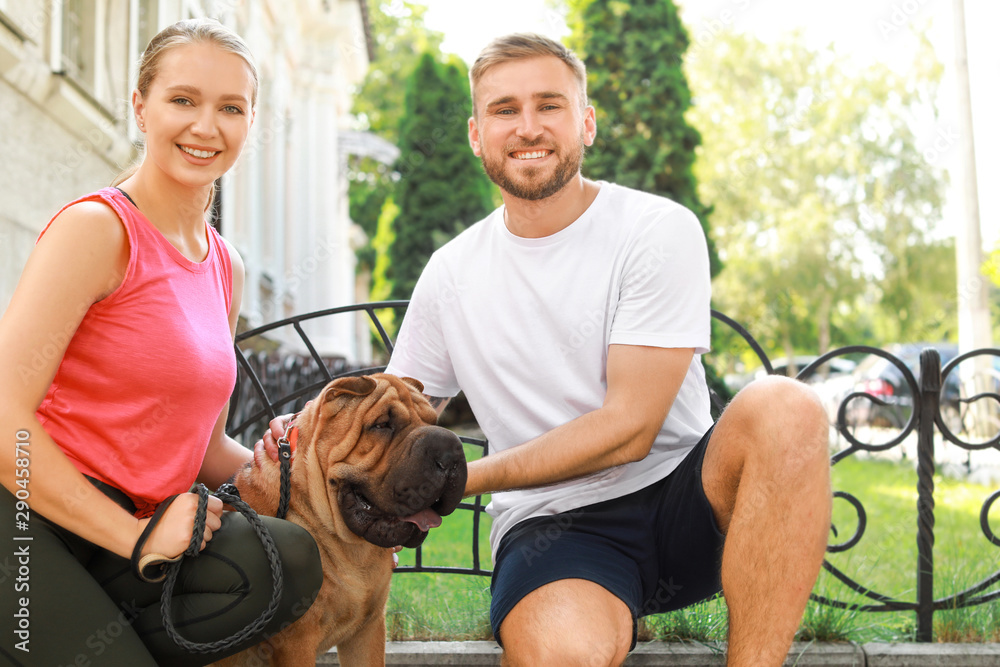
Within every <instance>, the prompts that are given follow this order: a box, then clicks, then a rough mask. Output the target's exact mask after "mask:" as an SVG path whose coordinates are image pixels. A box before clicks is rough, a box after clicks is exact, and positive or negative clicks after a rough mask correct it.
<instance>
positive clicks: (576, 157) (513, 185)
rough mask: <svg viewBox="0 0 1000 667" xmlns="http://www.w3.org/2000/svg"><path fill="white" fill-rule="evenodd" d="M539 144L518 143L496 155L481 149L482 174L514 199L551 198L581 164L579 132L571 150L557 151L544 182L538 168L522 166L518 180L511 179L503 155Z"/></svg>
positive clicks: (581, 138) (581, 146) (534, 199)
mask: <svg viewBox="0 0 1000 667" xmlns="http://www.w3.org/2000/svg"><path fill="white" fill-rule="evenodd" d="M538 144H541V141H536V142H534V144H530V143H529V144H523V145H520V146H516V147H514V146H505V147H504V149H503V150H502V151H501V152H500V153H499V154H498V156H497V157H487V152H486V151H483V152H482V154H481V155H480V156H479V159H480V161H481V162H482V163H483V170H484V171H486V175H487V176H489V178H490V180H491V181H493V182H494V183H496V184H497V185H498V186H499V187H500V189H501V190H503V191H504V192H506V193H508V194H510V195H512V196H514V197H517V198H518V199H526V200H528V201H538V200H540V199H545V198H546V197H551V196H552V195H554V194H555V193H557V192H559V191H560V190H562V189H563V186H565V185H566V184H567V183H569V182H570V181H571V180H573V178H574V177H575V176H576V175H577V174H578V173H580V166H581V165H582V164H583V151H584V143H583V135H582V134H581V135H580V141H579V142H578V143H577V144H576V146H574V147H573V149H572V150H570V151H569V152H567V153H565V154H562V153H561V154H560V155H561V156H560V158H559V162H558V163H557V164H556V168H555V171H554V172H553V173H552V177H551V178H549V179H548V180H547V181H540V180H538V176H539V173H540V171H541V170H540V169H538V168H533V167H528V168H527V169H522V170H520V171H521V179H519V180H515V179H514V178H513V177H512V176H511V174H509V173H508V170H507V168H506V165H505V162H506V159H507V156H508V155H510V153H512V152H513V151H527V150H531V148H532V147H533V145H538Z"/></svg>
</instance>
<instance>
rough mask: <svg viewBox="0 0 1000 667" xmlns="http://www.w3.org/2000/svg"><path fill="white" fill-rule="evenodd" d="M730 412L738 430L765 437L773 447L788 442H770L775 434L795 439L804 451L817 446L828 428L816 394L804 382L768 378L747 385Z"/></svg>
mask: <svg viewBox="0 0 1000 667" xmlns="http://www.w3.org/2000/svg"><path fill="white" fill-rule="evenodd" d="M729 408H731V411H730V410H729V409H727V411H730V412H731V414H730V415H729V417H730V418H733V419H735V420H737V421H739V422H740V430H742V431H744V432H745V433H746V432H756V433H759V434H761V435H766V436H768V439H769V440H772V441H774V442H775V443H776V444H777V443H780V442H781V441H783V440H787V439H788V438H773V434H774V433H775V432H778V433H782V434H786V435H789V436H795V437H794V438H793V439H794V440H796V441H797V442H801V443H802V446H803V447H810V446H815V445H817V444H819V442H820V441H822V440H824V439H825V435H826V432H827V429H828V428H829V423H830V422H829V418H828V416H827V414H826V409H825V408H824V407H823V403H822V401H821V400H820V398H819V396H818V395H817V394H816V392H815V391H814V390H813V389H812V388H811V387H810V386H809V385H807V384H805V383H804V382H800V381H798V380H793V379H790V378H786V377H782V376H778V375H771V376H768V377H766V378H762V379H760V380H756V381H754V382H752V383H750V384H749V385H747V386H746V387H745V388H744V389H743V390H742V391H741V392H740V393H739V394H738V395H737V397H736V398H735V399H734V400H733V402H732V403H731V404H730V406H729Z"/></svg>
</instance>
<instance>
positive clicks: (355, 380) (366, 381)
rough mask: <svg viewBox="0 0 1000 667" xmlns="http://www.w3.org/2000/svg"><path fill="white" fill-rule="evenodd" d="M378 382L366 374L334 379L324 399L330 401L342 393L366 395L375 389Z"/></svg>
mask: <svg viewBox="0 0 1000 667" xmlns="http://www.w3.org/2000/svg"><path fill="white" fill-rule="evenodd" d="M377 384H378V383H376V382H375V380H373V379H371V378H370V377H368V376H366V375H362V376H360V377H347V378H340V379H339V380H334V382H333V384H332V385H331V386H330V390H329V391H328V392H326V400H328V401H332V400H333V399H335V398H336V397H337V396H340V395H342V394H350V395H352V396H367V395H368V394H370V393H372V392H373V391H375V387H376V386H377Z"/></svg>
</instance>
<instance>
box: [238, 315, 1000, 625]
mask: <svg viewBox="0 0 1000 667" xmlns="http://www.w3.org/2000/svg"><path fill="white" fill-rule="evenodd" d="M406 306H407V302H406V301H385V302H377V303H366V304H356V305H350V306H344V307H340V308H331V309H327V310H321V311H316V312H312V313H306V314H303V315H297V316H295V317H290V318H287V319H284V320H280V321H277V322H273V323H270V324H266V325H264V326H260V327H257V328H255V329H252V330H250V331H246V332H243V333H240V334H239V335H237V337H236V353H237V361H238V363H239V370H240V372H239V379H238V380H237V386H236V389H235V391H234V394H233V398H232V400H231V402H230V412H229V429H228V430H229V433H230V435H232V436H233V437H236V438H240V437H244V438H247V439H249V442H252V441H253V440H254V439H256V438H257V437H259V435H260V434H261V433H262V432H263V430H264V429H265V428H266V425H267V423H268V422H269V421H270V420H271V419H273V418H274V417H275V416H277V415H279V414H286V413H290V412H294V411H297V410H299V409H301V407H302V406H303V405H304V403H305V402H306V401H307V400H308V399H310V398H311V397H312V396H314V395H315V394H316V393H317V392H318V391H319V390H320V389H321V388H322V387H323V386H325V385H326V384H327V383H328V382H330V381H331V380H333V379H335V378H337V377H343V376H349V375H364V374H369V373H376V372H380V371H382V370H384V368H385V366H384V365H375V366H368V367H359V366H358V365H357V364H352V363H351V362H350V361H349V360H345V359H342V358H336V359H325V358H323V357H322V356H321V355H320V354H319V353H318V352H317V350H316V348H315V346H314V344H313V342H312V341H311V340H310V339H309V336H308V335H307V334H306V331H305V329H304V326H307V325H308V324H309V323H311V322H314V321H317V320H320V319H322V318H332V317H351V318H355V317H361V318H364V317H366V318H367V320H368V322H369V323H370V325H371V330H372V332H373V336H374V337H375V338H376V339H377V341H378V342H379V343H380V344H381V346H382V350H381V352H382V358H383V359H388V358H389V355H391V353H392V347H393V343H392V340H391V337H390V335H389V333H388V331H387V327H386V326H385V324H384V323H383V319H384V317H385V313H387V312H394V313H395V314H396V315H395V317H396V318H397V319H399V320H401V317H402V314H403V312H404V311H405V309H406ZM712 316H713V317H714V318H715V320H716V321H717V323H718V325H719V326H725V327H728V328H729V329H730V330H731V331H732V332H735V334H737V335H738V337H739V340H740V341H742V342H745V343H746V345H747V346H749V348H750V349H751V350H753V352H754V353H755V355H756V356H757V357H758V358H759V360H760V362H761V364H762V366H763V368H764V370H765V371H766V372H767V373H772V372H773V365H772V363H771V361H770V360H769V359H768V357H767V355H766V354H765V353H764V350H763V349H762V347H761V346H760V345H759V344H758V342H757V341H756V340H754V338H753V336H751V335H750V333H749V332H748V331H747V330H746V329H745V328H744V327H743V326H741V325H740V324H739V323H738V322H736V321H734V320H732V319H731V318H729V317H727V316H725V315H723V314H722V313H718V312H716V311H713V312H712ZM286 327H291V329H292V330H293V331H294V333H295V336H296V337H297V339H298V340H299V341H300V343H301V346H302V349H304V350H306V353H304V354H298V355H291V356H284V357H282V356H275V355H273V354H271V355H268V354H266V353H264V352H260V351H257V350H259V349H260V348H261V347H267V345H264V346H261V345H254V342H255V341H258V342H259V341H260V340H262V339H267V337H268V335H269V334H270V335H272V336H274V335H276V333H277V332H278V330H280V329H282V328H286ZM270 347H272V348H273V347H274V345H273V344H271V345H270ZM858 354H873V355H877V356H879V357H882V358H883V359H885V360H886V361H887V362H888V363H890V364H892V365H893V366H895V367H896V369H898V371H899V372H900V373H901V375H902V377H903V379H904V381H905V384H906V386H907V387H908V388H909V391H910V395H911V396H912V397H913V401H912V405H911V406H910V408H909V410H908V411H904V412H903V414H902V417H903V418H902V419H901V422H904V423H902V425H901V427H900V428H899V432H898V434H897V435H896V436H895V437H893V438H891V439H889V440H887V441H885V442H878V443H866V442H863V441H861V440H859V439H858V438H857V437H856V429H855V428H854V427H853V426H852V424H850V423H849V421H850V420H849V419H848V408H849V407H850V406H851V405H853V404H856V403H854V402H856V401H866V402H869V403H871V404H872V405H880V406H883V407H885V406H887V403H886V402H885V401H883V400H882V399H880V398H878V397H876V396H873V395H871V394H868V393H865V392H861V391H855V390H851V391H850V392H849V393H847V394H846V395H845V396H843V397H842V398H841V399H840V402H839V405H838V406H836V418H835V419H834V420H833V423H832V428H833V429H835V431H836V433H837V434H838V437H840V438H843V439H844V441H845V442H846V443H847V445H846V447H844V448H842V449H840V450H839V451H836V452H835V453H834V454H833V455H832V463H833V465H836V464H837V463H838V462H839V461H841V460H843V459H844V458H846V457H848V456H851V455H852V454H856V453H859V452H884V451H887V450H890V449H892V448H895V447H901V446H902V444H903V443H904V441H906V440H907V438H908V436H910V434H912V433H913V432H914V431H916V433H917V452H916V456H917V477H918V481H917V492H918V501H917V525H916V531H915V534H916V540H917V546H918V562H917V563H916V565H915V579H916V581H915V583H916V586H915V590H916V596H915V599H914V600H901V599H897V598H895V597H893V596H891V595H886V594H883V593H880V592H878V591H875V590H872V589H871V588H869V587H866V586H864V585H862V584H861V583H858V582H857V581H855V580H854V579H852V578H851V577H850V576H848V575H847V574H846V573H844V572H843V571H841V570H840V569H838V568H837V567H835V566H834V565H833V564H831V563H830V562H829V560H826V561H824V563H823V566H824V568H825V569H826V570H827V571H828V572H830V573H831V574H832V575H833V576H834V577H835V578H836V579H838V580H839V581H841V582H843V583H844V584H845V585H846V586H848V587H849V588H850V589H851V590H853V591H855V592H857V593H859V594H860V595H862V596H864V597H866V598H868V599H870V600H871V601H872V602H871V603H869V604H859V603H856V602H850V603H849V602H844V601H841V600H836V599H830V598H827V597H825V596H823V595H816V594H814V595H813V599H814V600H816V601H818V602H820V603H822V604H826V605H830V606H834V607H840V608H843V609H856V610H860V611H867V612H892V611H913V612H915V613H916V620H917V632H916V638H917V640H918V641H920V642H929V641H932V640H933V614H934V612H935V611H939V610H942V609H955V608H960V607H970V606H974V605H979V604H983V603H986V602H990V601H992V600H996V599H998V598H1000V590H997V588H998V586H997V584H998V582H1000V570H997V571H996V572H994V573H993V574H991V575H990V576H988V577H986V578H985V579H983V580H982V581H980V582H978V583H976V584H975V585H973V586H970V587H968V588H967V589H966V590H964V591H961V592H959V593H956V594H953V595H949V596H947V597H943V598H938V599H935V598H934V555H933V545H934V474H935V469H936V468H935V438H934V430H935V427H936V428H937V429H938V431H939V432H940V434H941V436H942V437H943V438H944V439H945V440H947V441H949V442H951V443H953V444H955V445H957V446H958V447H961V448H964V449H965V450H968V451H972V450H983V449H989V448H993V449H998V450H1000V429H998V430H997V432H996V433H995V435H993V436H991V437H990V438H989V439H986V440H983V441H981V442H969V441H965V440H962V439H961V438H959V436H958V435H957V434H956V433H954V432H953V431H952V428H950V427H949V423H948V422H947V421H946V420H945V419H944V418H943V417H942V413H941V409H940V408H941V406H940V398H941V387H942V386H944V385H943V383H944V382H945V381H947V379H948V378H949V376H951V374H952V373H957V368H958V365H959V364H960V363H962V362H964V361H967V360H969V359H972V358H973V357H978V356H992V357H996V358H1000V350H998V349H992V348H990V349H982V350H976V351H973V352H969V353H967V354H963V355H961V356H958V357H956V358H954V359H952V360H951V361H950V362H948V363H947V364H946V365H945V366H944V368H942V366H941V361H940V357H939V355H938V352H937V351H936V350H935V349H933V348H928V349H925V350H923V352H922V353H921V355H920V366H919V381H918V380H917V379H916V377H915V376H914V373H913V372H912V370H911V369H910V368H909V367H907V365H906V364H905V363H904V362H903V361H902V360H901V359H899V358H897V357H895V356H893V355H891V354H889V353H888V352H885V351H883V350H880V349H878V348H874V347H869V346H864V345H854V346H849V347H844V348H840V349H837V350H833V351H831V352H828V353H826V354H824V355H822V356H821V357H819V358H817V359H816V360H815V361H813V362H812V363H810V364H809V365H808V366H806V367H805V368H803V369H802V370H801V371H800V372H799V373H798V375H797V376H796V377H797V378H799V379H802V380H808V379H809V378H811V377H813V376H815V375H816V374H817V373H818V372H820V371H821V369H823V368H825V367H826V365H827V364H828V363H829V362H830V360H832V359H836V358H839V357H844V356H845V355H858ZM712 400H713V404H714V405H715V409H716V410H721V408H722V407H723V405H722V403H723V401H722V399H720V397H719V396H718V395H717V394H715V393H714V392H713V395H712ZM959 401H960V403H959V404H960V405H961V406H971V405H973V404H975V403H976V402H977V401H995V402H996V403H997V404H1000V394H998V393H997V391H996V389H995V388H994V389H993V391H985V392H981V393H978V394H976V395H973V396H968V397H960V398H959ZM897 407H898V406H897ZM963 409H964V408H963ZM951 426H952V427H953V426H954V424H952V425H951ZM461 439H462V441H463V442H464V443H465V444H466V445H468V446H469V447H472V448H476V451H478V452H479V453H480V454H481V455H486V454H487V452H488V443H487V442H486V441H485V440H483V439H480V438H474V437H467V436H461ZM249 442H248V443H247V444H249ZM834 497H835V499H839V500H840V501H842V502H846V503H849V504H850V506H851V507H852V508H853V509H854V511H855V513H856V515H857V526H856V528H855V530H854V532H853V534H851V535H849V536H846V537H845V538H844V539H841V541H838V542H832V543H830V544H829V545H828V547H827V551H828V552H829V553H840V552H845V551H848V550H849V549H851V548H852V547H854V546H855V545H857V544H858V542H859V541H860V540H861V538H862V537H863V535H864V534H865V531H866V529H867V517H866V512H865V509H864V505H863V504H862V503H861V501H860V500H858V499H857V498H856V497H854V496H853V495H851V494H849V493H846V492H843V491H835V492H834ZM998 498H1000V491H996V492H994V493H992V494H991V495H990V496H989V497H988V498H986V499H984V502H983V506H982V511H981V514H980V525H981V528H982V532H983V534H984V536H985V538H986V539H987V540H989V541H990V542H991V543H992V544H993V545H995V546H998V547H1000V537H998V536H997V535H996V534H995V533H994V532H993V530H992V528H991V526H990V523H989V513H990V509H991V508H992V506H993V504H994V503H995V502H996V501H997V499H998ZM482 500H483V499H482V496H476V497H475V498H474V499H472V501H471V502H463V503H462V504H460V505H459V509H458V510H457V511H458V512H471V513H472V544H471V546H470V550H469V555H470V557H471V563H470V565H469V566H468V567H456V566H452V565H435V564H432V563H430V564H428V563H425V562H424V559H423V547H420V548H418V549H416V553H415V563H414V564H413V565H410V566H401V567H399V568H398V569H397V573H399V574H404V573H409V572H439V573H451V574H471V575H480V576H485V575H489V574H490V570H489V569H487V568H486V567H484V563H483V558H482V557H481V555H480V543H481V541H482V539H481V538H482V537H483V535H482V530H483V527H484V523H485V522H484V521H483V519H482V517H483V513H484V512H485V505H484V503H483V502H482ZM833 528H834V529H833V532H834V533H835V536H836V535H842V534H843V532H844V531H840V530H838V529H837V528H838V527H836V526H834V527H833ZM838 539H839V538H838Z"/></svg>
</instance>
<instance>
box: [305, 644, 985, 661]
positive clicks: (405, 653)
mask: <svg viewBox="0 0 1000 667" xmlns="http://www.w3.org/2000/svg"><path fill="white" fill-rule="evenodd" d="M724 650H725V645H724V644H715V645H710V646H708V645H697V644H687V643H673V642H670V643H665V642H643V643H640V644H639V645H638V646H637V647H636V649H635V650H634V651H633V652H632V653H631V654H629V657H628V660H626V661H625V664H626V665H627V666H629V667H640V666H642V667H654V666H655V667H658V666H660V665H663V666H664V667H666V666H668V665H669V666H670V667H724V666H725V664H726V662H725V655H724ZM385 662H386V665H409V666H411V667H423V666H425V665H426V666H430V665H448V666H449V667H482V666H484V665H490V666H495V665H499V664H500V648H499V647H498V646H497V645H496V644H495V643H494V642H389V643H388V644H387V648H386V660H385ZM316 664H317V665H339V664H340V663H339V662H338V660H337V655H336V651H335V650H333V651H330V653H327V654H326V655H325V656H323V657H322V658H321V659H320V660H318V661H317V662H316ZM785 665H786V666H787V667H793V666H795V667H997V666H998V665H1000V644H886V643H870V644H854V643H843V644H811V643H795V644H793V645H792V650H791V651H790V652H789V654H788V659H787V660H786V661H785Z"/></svg>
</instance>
